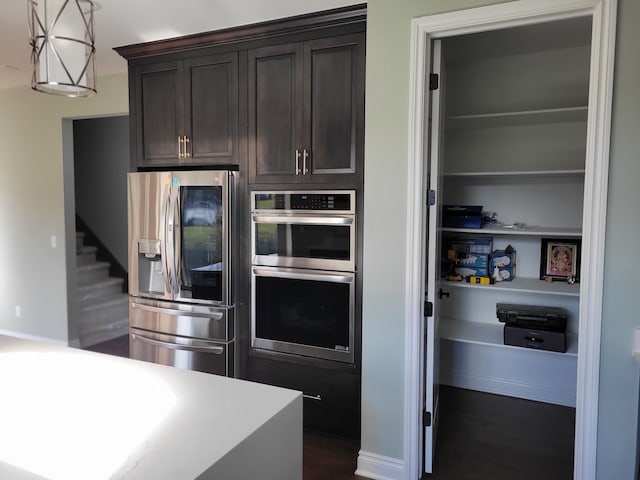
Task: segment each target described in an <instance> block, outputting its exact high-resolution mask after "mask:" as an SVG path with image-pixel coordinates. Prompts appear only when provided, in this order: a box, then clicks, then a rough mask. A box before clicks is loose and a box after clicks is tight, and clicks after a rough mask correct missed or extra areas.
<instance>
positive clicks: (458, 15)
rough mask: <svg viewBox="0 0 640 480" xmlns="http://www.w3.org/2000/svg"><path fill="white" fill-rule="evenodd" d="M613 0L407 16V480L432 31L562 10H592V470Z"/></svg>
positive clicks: (585, 353) (527, 1)
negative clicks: (408, 63)
mask: <svg viewBox="0 0 640 480" xmlns="http://www.w3.org/2000/svg"><path fill="white" fill-rule="evenodd" d="M616 11H617V1H616V0H517V1H513V2H508V3H503V4H498V5H492V6H487V7H480V8H474V9H468V10H461V11H456V12H450V13H444V14H439V15H431V16H425V17H421V18H416V19H414V20H413V21H412V23H411V60H410V61H411V65H410V66H411V69H410V89H409V148H408V153H409V159H408V160H409V169H408V176H409V178H408V191H407V202H408V203H407V206H408V208H407V212H408V214H407V222H408V229H407V233H408V235H407V256H406V267H407V295H406V302H407V305H406V309H405V311H406V312H407V313H406V318H405V325H406V329H405V346H406V348H405V352H406V353H405V397H404V398H405V404H404V408H405V410H404V412H405V413H404V423H405V425H404V432H405V439H404V473H405V478H406V479H407V480H415V479H418V478H420V477H421V464H422V461H421V460H422V458H421V455H422V453H423V448H424V447H425V446H424V445H423V442H422V434H423V432H422V428H421V424H422V408H423V399H424V396H423V395H424V393H425V392H424V390H425V388H424V386H423V385H421V383H422V379H423V378H424V372H423V371H421V369H422V365H423V363H422V359H423V358H424V355H425V352H424V351H423V346H424V345H425V343H424V341H425V339H424V335H423V331H422V328H421V326H422V320H423V317H422V314H423V301H424V289H423V286H424V284H423V279H424V275H423V273H424V272H423V268H424V265H425V264H424V263H423V262H416V261H415V259H416V258H424V257H422V253H423V249H424V241H423V239H424V237H423V236H422V233H423V228H422V227H421V226H423V224H424V220H423V219H424V218H425V213H424V209H425V208H427V207H426V206H425V205H426V203H425V192H426V190H427V189H426V183H425V181H424V178H426V176H425V174H424V168H425V167H424V163H425V161H426V155H425V153H426V151H427V145H428V142H427V138H426V137H427V131H428V130H427V127H426V125H425V121H426V118H427V117H426V116H425V112H429V110H430V108H431V105H430V98H429V95H427V94H426V93H425V92H427V91H428V90H427V85H426V82H427V81H428V78H429V66H430V64H431V58H430V56H431V42H432V40H433V39H437V38H445V37H448V36H452V35H464V34H469V33H476V32H481V31H489V30H495V29H499V28H507V27H515V26H520V25H527V24H533V23H541V22H546V21H554V20H561V19H565V18H572V17H580V16H591V17H592V19H593V22H592V25H593V26H592V40H591V69H590V76H589V99H588V108H589V113H588V119H587V149H586V159H585V185H584V186H585V197H584V207H583V219H584V220H583V237H582V249H583V250H582V252H583V254H582V262H581V269H582V280H581V284H580V307H579V317H580V320H579V331H580V335H579V340H578V372H577V392H576V397H577V404H576V430H575V455H574V478H575V479H579V480H591V479H595V476H596V446H597V445H596V441H597V420H598V386H599V363H600V337H601V321H602V294H603V273H604V242H605V227H606V206H607V205H606V201H607V184H608V170H609V145H610V133H611V100H612V91H613V66H614V48H615V22H616Z"/></svg>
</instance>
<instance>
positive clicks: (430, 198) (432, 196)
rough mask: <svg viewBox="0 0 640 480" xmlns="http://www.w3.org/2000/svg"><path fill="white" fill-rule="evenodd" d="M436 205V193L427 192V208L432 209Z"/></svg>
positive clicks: (432, 191) (433, 191)
mask: <svg viewBox="0 0 640 480" xmlns="http://www.w3.org/2000/svg"><path fill="white" fill-rule="evenodd" d="M435 204H436V191H435V190H427V206H429V207H432V206H433V205H435Z"/></svg>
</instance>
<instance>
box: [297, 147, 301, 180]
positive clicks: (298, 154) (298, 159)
mask: <svg viewBox="0 0 640 480" xmlns="http://www.w3.org/2000/svg"><path fill="white" fill-rule="evenodd" d="M300 172H301V170H300V150H298V149H297V148H296V175H300Z"/></svg>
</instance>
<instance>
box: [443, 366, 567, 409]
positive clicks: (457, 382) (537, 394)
mask: <svg viewBox="0 0 640 480" xmlns="http://www.w3.org/2000/svg"><path fill="white" fill-rule="evenodd" d="M440 383H441V384H443V385H449V386H451V387H458V388H466V389H469V390H477V391H479V392H486V393H495V394H497V395H506V396H508V397H516V398H523V399H525V400H535V401H538V402H545V403H553V404H555V405H563V406H565V407H573V408H575V406H576V392H575V390H571V389H566V390H563V389H560V388H554V387H549V386H546V385H545V386H543V385H528V384H522V383H516V382H513V381H511V380H507V379H502V378H492V377H480V376H473V375H464V374H460V373H454V372H452V371H449V370H444V369H443V370H441V371H440Z"/></svg>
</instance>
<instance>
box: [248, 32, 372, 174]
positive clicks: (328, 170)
mask: <svg viewBox="0 0 640 480" xmlns="http://www.w3.org/2000/svg"><path fill="white" fill-rule="evenodd" d="M364 55H365V47H364V33H354V34H349V35H340V36H334V37H328V38H320V39H313V40H309V41H305V42H299V43H291V44H284V45H275V46H268V47H263V48H256V49H252V50H250V51H249V53H248V60H249V65H248V111H249V119H248V133H249V145H248V151H249V182H250V183H281V184H287V183H308V184H312V183H318V184H342V185H352V186H354V187H355V186H357V185H358V184H359V183H360V182H361V180H362V164H363V143H364V62H365V58H364Z"/></svg>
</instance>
